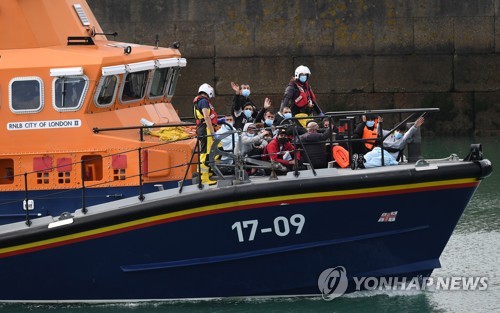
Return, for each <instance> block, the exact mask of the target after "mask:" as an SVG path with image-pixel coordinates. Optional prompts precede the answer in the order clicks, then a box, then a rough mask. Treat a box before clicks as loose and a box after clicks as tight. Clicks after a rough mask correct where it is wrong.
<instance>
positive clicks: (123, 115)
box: [0, 0, 195, 192]
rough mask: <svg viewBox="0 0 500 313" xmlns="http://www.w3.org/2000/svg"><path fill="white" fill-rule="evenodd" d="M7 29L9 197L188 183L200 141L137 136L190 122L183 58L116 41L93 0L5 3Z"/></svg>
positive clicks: (2, 80)
mask: <svg viewBox="0 0 500 313" xmlns="http://www.w3.org/2000/svg"><path fill="white" fill-rule="evenodd" d="M0 29H1V32H0V122H1V123H0V136H1V146H0V147H1V148H0V192H1V191H21V190H24V189H25V188H26V184H27V185H28V186H29V189H30V190H46V189H47V190H57V189H69V188H79V187H81V185H82V183H83V184H85V185H87V187H94V188H99V187H103V186H104V187H106V186H107V187H120V186H134V185H138V183H139V177H141V176H142V180H143V182H144V183H155V182H165V181H175V180H180V179H182V178H183V176H184V173H185V171H186V167H181V166H180V165H181V164H187V163H188V162H189V158H190V156H191V152H192V149H193V147H194V144H195V142H194V140H183V141H178V142H172V143H168V144H161V142H160V140H159V139H158V137H153V136H149V135H144V136H143V140H142V141H141V136H140V130H138V129H133V127H135V126H141V122H140V121H141V119H145V120H148V121H151V122H153V123H155V124H161V125H166V124H180V123H181V121H180V119H179V116H178V115H177V113H176V111H175V110H174V108H173V106H172V104H171V103H170V100H171V98H172V96H173V94H174V90H175V85H176V81H177V77H178V75H179V71H180V69H181V68H182V67H184V66H186V60H185V59H183V58H181V55H180V53H179V51H178V49H174V48H161V47H153V46H143V45H136V44H128V43H122V42H115V41H109V40H107V38H106V36H105V35H103V34H102V29H101V27H100V26H99V24H98V22H97V21H96V19H95V17H94V15H93V14H92V12H91V11H90V9H89V7H88V5H87V3H86V2H85V1H84V0H36V1H35V0H2V1H0ZM103 128H116V129H117V130H108V131H99V132H96V131H95V129H103ZM139 148H141V150H138V149H139ZM139 164H140V166H139ZM24 173H29V175H27V176H26V177H25V176H24Z"/></svg>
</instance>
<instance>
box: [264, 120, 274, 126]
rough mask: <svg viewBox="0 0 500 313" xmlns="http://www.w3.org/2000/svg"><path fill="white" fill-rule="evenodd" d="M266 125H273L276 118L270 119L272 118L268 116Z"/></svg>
mask: <svg viewBox="0 0 500 313" xmlns="http://www.w3.org/2000/svg"><path fill="white" fill-rule="evenodd" d="M265 123H266V126H273V123H274V120H272V119H270V118H266V121H265Z"/></svg>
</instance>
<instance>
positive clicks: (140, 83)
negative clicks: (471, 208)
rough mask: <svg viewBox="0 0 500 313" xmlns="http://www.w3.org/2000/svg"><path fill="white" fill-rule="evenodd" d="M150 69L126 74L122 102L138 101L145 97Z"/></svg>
mask: <svg viewBox="0 0 500 313" xmlns="http://www.w3.org/2000/svg"><path fill="white" fill-rule="evenodd" d="M148 76H149V71H140V72H134V73H127V74H125V78H124V80H125V81H124V82H123V86H122V93H121V99H120V100H121V102H122V103H126V102H131V101H137V100H140V99H142V98H144V93H145V91H146V85H147V83H148Z"/></svg>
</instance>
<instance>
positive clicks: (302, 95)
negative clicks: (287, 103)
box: [295, 82, 316, 108]
mask: <svg viewBox="0 0 500 313" xmlns="http://www.w3.org/2000/svg"><path fill="white" fill-rule="evenodd" d="M295 86H297V88H299V96H298V97H297V98H296V99H295V105H296V106H297V107H299V108H303V107H305V106H306V105H307V104H308V103H309V100H312V102H316V95H315V94H314V92H313V91H312V89H311V86H309V83H307V82H306V83H305V84H304V86H305V88H304V87H302V85H300V84H299V83H297V82H295Z"/></svg>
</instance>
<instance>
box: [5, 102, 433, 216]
mask: <svg viewBox="0 0 500 313" xmlns="http://www.w3.org/2000/svg"><path fill="white" fill-rule="evenodd" d="M436 111H439V109H437V108H428V109H401V110H372V111H348V112H328V113H327V114H325V116H313V117H304V118H307V119H319V118H321V119H323V118H325V117H326V118H328V119H330V120H331V121H332V122H331V123H330V126H329V127H330V128H332V127H333V117H346V116H360V115H363V114H367V113H372V114H392V113H411V114H410V115H409V116H408V117H407V118H406V119H404V120H403V121H402V122H400V123H399V124H398V125H397V126H396V127H394V128H393V129H392V130H391V131H393V130H394V129H396V128H397V127H398V126H399V125H400V124H402V123H405V122H406V121H408V120H409V119H410V118H411V117H412V116H414V115H415V114H417V113H421V115H422V116H423V115H424V114H425V113H426V112H436ZM298 119H302V118H296V117H294V118H291V119H285V120H298ZM382 123H383V121H380V123H379V126H380V127H381V126H382ZM190 125H191V124H175V125H172V124H171V125H154V126H133V127H121V128H101V129H98V128H95V129H94V131H95V132H96V133H98V132H101V131H112V130H125V129H141V131H142V130H143V129H145V128H152V127H178V126H190ZM193 125H194V124H193ZM294 135H295V137H296V138H297V141H296V142H295V143H296V144H295V145H294V147H295V148H294V152H295V153H296V152H297V151H298V149H299V146H300V147H301V148H302V149H301V151H304V155H305V157H306V159H307V160H309V163H311V162H310V159H309V155H308V154H307V150H306V149H305V148H304V143H303V142H302V141H301V140H300V136H299V135H298V132H297V128H294ZM209 136H214V135H209ZM193 138H194V137H192V138H189V139H190V140H191V139H193ZM195 138H196V140H197V141H196V146H195V148H194V149H193V151H192V153H191V157H190V160H189V161H188V162H187V163H179V164H173V165H171V166H169V167H165V168H160V169H156V170H154V171H148V172H144V171H143V166H142V157H143V155H142V151H143V150H145V149H152V148H155V147H158V146H162V145H168V144H170V143H172V142H161V143H158V144H151V145H148V146H147V147H138V148H133V149H129V150H126V151H121V152H116V153H111V154H107V155H104V156H101V155H99V156H96V157H95V158H87V159H85V160H81V161H77V162H72V163H69V164H64V165H59V166H53V167H51V168H45V169H43V170H39V171H31V172H24V173H21V174H15V175H10V174H9V175H6V176H5V178H9V179H12V178H13V177H18V176H23V177H24V192H25V196H24V201H25V203H24V208H25V210H26V220H25V223H26V225H27V226H30V225H31V220H30V214H29V203H28V202H29V197H28V194H29V188H28V175H31V174H36V173H40V172H45V171H47V170H51V171H53V170H55V169H57V168H59V167H62V166H67V165H70V164H71V165H72V166H76V165H80V169H81V171H80V178H81V187H74V188H67V189H60V190H56V191H54V192H53V193H51V194H50V195H49V196H53V195H58V194H61V193H64V192H70V191H73V190H78V189H81V190H82V195H81V197H82V200H81V201H82V208H81V211H82V213H83V214H86V213H87V208H86V201H85V199H86V198H87V196H86V189H88V188H89V187H97V186H100V185H106V184H113V182H115V181H114V180H106V181H103V182H101V181H100V182H97V183H94V184H91V185H87V184H86V182H87V183H88V182H89V181H86V180H85V170H84V168H85V166H84V165H85V163H86V162H91V161H92V160H95V159H104V158H111V157H112V156H116V155H124V154H127V153H131V152H134V151H137V152H138V160H139V162H138V163H139V169H138V174H134V175H127V176H126V178H127V179H128V178H132V177H136V176H137V177H139V183H138V187H139V200H140V201H143V200H144V199H145V197H144V193H143V175H145V174H148V173H153V172H157V171H162V170H165V169H172V168H179V167H186V172H185V174H184V177H183V179H182V183H180V185H179V192H182V188H183V186H184V181H185V180H186V178H187V176H188V173H189V169H190V168H191V166H192V165H194V164H197V166H198V173H201V168H200V167H201V164H200V161H199V160H200V147H199V144H200V137H199V136H196V137H195ZM385 138H386V136H382V135H380V134H379V137H378V138H377V139H376V140H378V141H380V142H381V143H382V142H383V140H384V139H385ZM183 140H186V139H181V140H177V141H173V142H178V141H183ZM233 140H234V138H233ZM370 140H373V139H370ZM366 141H367V139H362V138H360V139H354V138H352V129H351V128H349V129H348V134H347V138H344V139H334V138H332V137H330V138H329V140H328V142H330V143H331V144H332V145H333V144H334V143H348V144H349V145H350V144H351V143H353V142H366ZM322 142H327V141H322ZM306 144H307V143H306ZM196 154H197V155H198V160H197V161H196V162H193V159H194V156H195V155H196ZM382 157H383V154H382ZM210 161H211V162H212V161H213V160H210ZM383 164H384V163H383V159H382V165H383ZM249 167H252V166H249ZM311 169H312V171H313V173H314V175H316V171H315V169H314V167H313V166H312V163H311ZM298 174H299V173H298V166H297V164H295V165H294V175H295V176H298ZM198 188H200V189H202V188H203V185H202V182H201V177H199V178H198ZM46 197H47V195H44V196H41V197H36V198H33V200H34V199H42V198H46ZM17 201H18V200H16V201H13V202H17ZM8 203H12V202H4V203H0V205H4V204H8Z"/></svg>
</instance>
